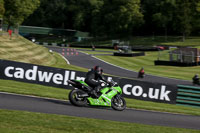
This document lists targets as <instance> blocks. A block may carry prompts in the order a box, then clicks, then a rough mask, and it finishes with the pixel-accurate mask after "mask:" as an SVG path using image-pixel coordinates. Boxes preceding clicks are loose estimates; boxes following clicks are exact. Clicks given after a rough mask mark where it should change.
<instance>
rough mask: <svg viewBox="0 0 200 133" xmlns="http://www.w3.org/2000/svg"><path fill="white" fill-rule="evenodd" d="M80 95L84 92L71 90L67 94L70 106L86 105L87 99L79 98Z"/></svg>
mask: <svg viewBox="0 0 200 133" xmlns="http://www.w3.org/2000/svg"><path fill="white" fill-rule="evenodd" d="M82 94H85V92H84V91H82V90H79V89H76V90H72V91H71V92H70V93H69V101H70V102H71V104H73V105H75V106H85V105H86V104H87V98H86V97H81V95H82Z"/></svg>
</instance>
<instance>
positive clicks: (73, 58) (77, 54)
mask: <svg viewBox="0 0 200 133" xmlns="http://www.w3.org/2000/svg"><path fill="white" fill-rule="evenodd" d="M48 48H49V49H51V50H53V51H55V52H58V53H60V54H62V55H63V56H64V57H65V58H66V59H67V60H68V61H69V63H70V64H72V65H75V66H80V67H83V68H87V69H90V68H92V67H94V66H96V65H99V66H101V67H102V68H103V70H104V73H107V74H111V75H115V76H118V77H128V78H134V79H136V80H142V81H147V82H153V83H161V84H171V85H178V84H181V85H192V81H186V80H178V79H172V78H165V77H158V76H153V75H148V74H146V75H145V78H143V79H138V78H137V75H138V72H134V71H130V70H126V69H123V68H120V67H117V66H113V65H111V64H109V63H106V62H104V61H101V60H99V59H97V58H96V57H94V56H92V55H88V54H86V53H84V52H82V51H80V50H79V51H78V50H76V49H71V48H60V47H48ZM102 56H103V55H102ZM132 58H134V57H132ZM144 69H145V68H144Z"/></svg>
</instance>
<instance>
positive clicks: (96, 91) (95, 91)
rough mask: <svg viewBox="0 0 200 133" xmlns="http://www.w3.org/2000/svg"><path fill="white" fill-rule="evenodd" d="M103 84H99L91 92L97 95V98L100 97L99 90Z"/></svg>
mask: <svg viewBox="0 0 200 133" xmlns="http://www.w3.org/2000/svg"><path fill="white" fill-rule="evenodd" d="M100 88H101V86H97V87H95V88H94V90H92V92H91V94H92V95H94V96H95V98H99V95H98V92H99V91H100Z"/></svg>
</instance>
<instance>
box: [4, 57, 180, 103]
mask: <svg viewBox="0 0 200 133" xmlns="http://www.w3.org/2000/svg"><path fill="white" fill-rule="evenodd" d="M85 75H86V72H80V71H73V70H69V69H60V68H53V67H46V66H40V65H34V64H28V63H21V62H15V61H8V60H0V79H6V80H15V81H20V82H26V83H33V84H41V85H46V86H53V87H59V88H65V89H71V88H72V87H71V86H70V85H69V84H68V83H67V81H68V80H69V79H77V80H84V79H85ZM105 77H106V78H107V80H110V79H113V80H114V81H115V82H117V83H118V84H119V86H120V87H121V88H122V90H123V96H124V97H127V98H133V99H139V100H145V101H153V102H161V103H170V104H176V94H177V87H176V86H175V85H173V86H172V85H166V84H160V83H152V82H145V81H140V80H136V79H126V78H120V77H114V76H112V77H111V76H106V75H105Z"/></svg>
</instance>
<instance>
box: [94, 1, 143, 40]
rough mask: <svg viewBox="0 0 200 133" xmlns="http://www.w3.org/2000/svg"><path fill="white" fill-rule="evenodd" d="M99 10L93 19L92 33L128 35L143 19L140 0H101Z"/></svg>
mask: <svg viewBox="0 0 200 133" xmlns="http://www.w3.org/2000/svg"><path fill="white" fill-rule="evenodd" d="M103 1H104V4H103V5H102V7H101V9H100V11H99V12H98V13H97V14H96V15H95V16H94V19H93V30H92V31H93V33H95V34H102V33H103V34H105V35H107V36H113V35H119V34H120V35H130V34H131V33H132V31H133V28H134V27H136V26H139V25H140V23H142V22H143V21H142V20H143V19H142V18H143V15H142V13H141V12H140V0H126V1H124V0H109V1H108V0H103Z"/></svg>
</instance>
